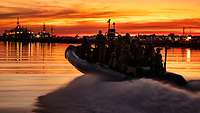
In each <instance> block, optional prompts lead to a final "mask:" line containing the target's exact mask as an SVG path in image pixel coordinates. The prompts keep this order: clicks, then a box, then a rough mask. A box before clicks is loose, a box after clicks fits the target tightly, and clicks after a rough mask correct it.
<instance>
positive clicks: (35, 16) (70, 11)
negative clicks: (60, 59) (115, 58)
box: [0, 0, 200, 34]
mask: <svg viewBox="0 0 200 113" xmlns="http://www.w3.org/2000/svg"><path fill="white" fill-rule="evenodd" d="M0 3H1V5H0V6H1V7H0V11H1V12H0V17H1V18H0V26H1V30H0V32H1V33H2V32H3V31H4V30H6V29H7V28H8V27H9V28H10V27H14V26H15V25H16V17H20V20H21V24H22V25H25V26H26V25H28V26H30V27H31V28H32V27H33V29H38V30H39V26H41V25H42V24H43V23H46V24H48V25H51V26H55V27H56V29H58V30H59V32H58V34H77V33H83V34H84V33H85V34H92V33H94V31H97V30H98V29H105V27H107V25H106V21H107V19H109V18H111V19H113V21H115V22H116V23H117V24H116V26H117V28H118V30H119V31H120V32H125V30H127V32H135V31H138V32H143V31H149V32H151V31H152V32H153V31H155V32H162V31H168V32H163V33H164V34H165V33H170V32H174V33H177V32H178V31H179V30H180V29H181V28H182V27H188V28H189V27H190V28H195V29H193V30H195V32H193V33H196V32H199V28H200V14H199V13H198V12H200V8H199V5H200V1H191V0H168V1H158V0H134V1H132V0H123V1H121V0H116V1H115V2H114V3H113V1H111V0H101V1H100V0H96V1H92V0H73V1H58V0H33V1H31V2H25V1H17V0H1V2H0ZM130 26H131V27H130ZM70 27H71V29H70ZM130 28H131V29H132V30H130ZM164 29H165V30H164ZM72 30H73V31H72ZM179 32H181V30H180V31H179Z"/></svg>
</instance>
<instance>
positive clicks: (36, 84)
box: [0, 42, 81, 113]
mask: <svg viewBox="0 0 200 113" xmlns="http://www.w3.org/2000/svg"><path fill="white" fill-rule="evenodd" d="M67 47H68V44H48V43H21V42H16V43H15V42H0V73H1V74H0V112H2V109H3V110H5V109H6V110H9V109H23V110H25V111H26V112H27V113H28V112H31V110H32V108H33V107H34V106H33V104H34V102H35V100H36V99H37V97H38V96H40V95H44V94H46V93H48V92H51V91H52V90H55V89H57V88H59V87H61V86H62V85H65V84H67V83H69V82H70V81H71V80H73V79H74V78H76V77H77V76H80V75H81V73H80V72H79V71H77V70H76V69H75V68H74V67H73V66H72V65H71V64H70V63H69V62H68V61H67V60H66V59H65V57H64V51H65V49H66V48H67ZM25 111H23V112H25Z"/></svg>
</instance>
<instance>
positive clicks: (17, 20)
mask: <svg viewBox="0 0 200 113" xmlns="http://www.w3.org/2000/svg"><path fill="white" fill-rule="evenodd" d="M17 26H19V17H17Z"/></svg>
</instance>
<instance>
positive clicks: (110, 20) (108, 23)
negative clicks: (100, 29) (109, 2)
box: [108, 19, 111, 29]
mask: <svg viewBox="0 0 200 113" xmlns="http://www.w3.org/2000/svg"><path fill="white" fill-rule="evenodd" d="M110 21H111V19H108V29H110Z"/></svg>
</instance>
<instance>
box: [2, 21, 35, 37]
mask: <svg viewBox="0 0 200 113" xmlns="http://www.w3.org/2000/svg"><path fill="white" fill-rule="evenodd" d="M3 38H5V39H11V40H12V39H13V40H14V41H17V40H29V39H32V38H33V32H31V31H29V30H28V29H27V28H24V27H23V26H21V25H20V23H19V17H18V18H17V26H16V27H15V28H13V29H11V30H5V32H4V33H3Z"/></svg>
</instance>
